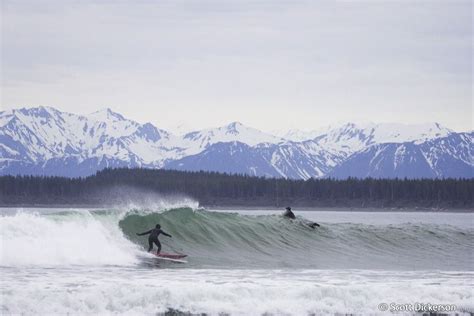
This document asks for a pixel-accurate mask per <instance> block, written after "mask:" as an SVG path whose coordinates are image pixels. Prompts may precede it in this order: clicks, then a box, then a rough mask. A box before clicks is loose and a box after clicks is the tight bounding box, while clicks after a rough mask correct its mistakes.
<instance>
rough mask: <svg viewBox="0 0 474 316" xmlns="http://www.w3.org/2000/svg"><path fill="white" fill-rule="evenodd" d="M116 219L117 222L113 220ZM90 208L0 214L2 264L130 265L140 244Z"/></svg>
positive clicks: (133, 261) (134, 260) (0, 257)
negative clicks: (50, 213) (53, 212)
mask: <svg viewBox="0 0 474 316" xmlns="http://www.w3.org/2000/svg"><path fill="white" fill-rule="evenodd" d="M114 222H115V223H114ZM116 222H117V220H115V221H114V220H112V221H110V220H108V219H106V220H104V221H100V219H99V218H97V217H94V216H92V215H91V214H90V212H88V211H83V212H71V213H68V215H67V216H63V215H61V214H58V215H52V216H41V215H40V214H38V213H34V214H28V213H22V212H20V213H17V214H16V215H15V216H2V217H0V238H1V241H2V242H1V249H0V252H1V256H0V265H2V266H19V265H69V264H73V265H96V264H98V265H102V264H109V265H130V264H134V263H136V262H137V259H136V255H135V254H136V253H137V252H138V251H139V250H138V247H137V246H136V245H134V244H132V243H131V242H130V241H128V240H127V239H126V238H125V237H124V236H123V234H122V233H121V232H120V231H119V230H118V229H116V228H115V229H114V226H115V227H116Z"/></svg>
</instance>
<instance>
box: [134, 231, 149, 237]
mask: <svg viewBox="0 0 474 316" xmlns="http://www.w3.org/2000/svg"><path fill="white" fill-rule="evenodd" d="M149 233H151V230H149V231H147V232H144V233H141V234H139V233H137V235H138V236H143V235H148V234H149Z"/></svg>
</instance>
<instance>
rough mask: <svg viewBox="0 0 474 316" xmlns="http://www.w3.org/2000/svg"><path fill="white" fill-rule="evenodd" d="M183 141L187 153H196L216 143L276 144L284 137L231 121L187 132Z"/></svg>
mask: <svg viewBox="0 0 474 316" xmlns="http://www.w3.org/2000/svg"><path fill="white" fill-rule="evenodd" d="M183 141H184V142H183V143H182V144H181V145H182V146H183V147H186V148H188V150H187V153H188V154H197V153H199V152H202V151H203V150H205V149H207V148H208V147H209V146H211V145H213V144H217V143H227V142H241V143H244V144H247V145H249V146H255V145H258V144H262V143H270V144H277V143H281V142H283V141H284V139H283V138H279V137H276V136H273V135H270V134H266V133H264V132H262V131H259V130H257V129H255V128H251V127H247V126H245V125H243V124H242V123H239V122H233V123H230V124H228V125H226V126H222V127H218V128H212V129H205V130H202V131H196V132H191V133H187V134H185V135H184V136H183Z"/></svg>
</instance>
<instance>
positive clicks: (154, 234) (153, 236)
mask: <svg viewBox="0 0 474 316" xmlns="http://www.w3.org/2000/svg"><path fill="white" fill-rule="evenodd" d="M147 234H150V236H148V252H150V251H151V250H152V249H153V243H155V245H156V246H157V247H158V251H157V253H160V251H161V243H160V241H159V240H158V235H159V234H163V235H165V236H168V237H171V235H170V234H167V233H165V232H164V231H162V230H161V228H153V229H152V230H149V231H147V232H144V233H141V234H137V235H138V236H143V235H147Z"/></svg>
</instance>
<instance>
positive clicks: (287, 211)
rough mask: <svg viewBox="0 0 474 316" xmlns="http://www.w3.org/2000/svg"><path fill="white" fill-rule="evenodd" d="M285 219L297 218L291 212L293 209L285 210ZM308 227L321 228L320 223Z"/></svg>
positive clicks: (310, 224) (287, 208)
mask: <svg viewBox="0 0 474 316" xmlns="http://www.w3.org/2000/svg"><path fill="white" fill-rule="evenodd" d="M283 217H286V218H291V219H295V218H296V216H295V214H294V213H293V211H292V210H291V207H289V206H287V207H286V208H285V212H284V213H283ZM308 226H309V227H311V228H315V227H319V224H318V223H309V224H308Z"/></svg>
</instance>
